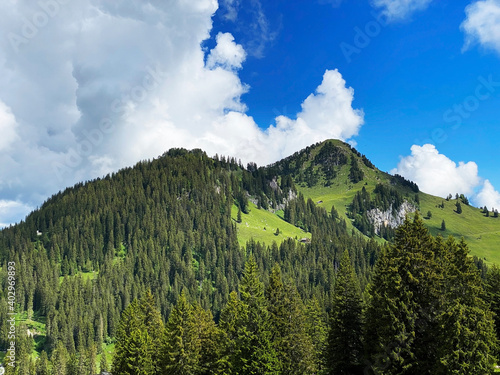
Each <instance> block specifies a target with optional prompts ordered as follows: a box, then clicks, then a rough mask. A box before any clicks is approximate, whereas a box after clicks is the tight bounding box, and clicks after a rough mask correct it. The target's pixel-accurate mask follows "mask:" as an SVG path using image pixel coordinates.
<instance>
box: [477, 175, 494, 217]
mask: <svg viewBox="0 0 500 375" xmlns="http://www.w3.org/2000/svg"><path fill="white" fill-rule="evenodd" d="M474 201H475V203H476V204H477V205H478V206H479V207H484V206H486V207H487V208H488V209H489V210H492V209H497V210H500V193H499V192H498V191H496V190H495V188H494V187H493V185H492V184H491V182H490V181H489V180H485V181H484V185H483V188H482V189H481V191H480V192H479V193H478V194H477V196H476V198H475V200H474Z"/></svg>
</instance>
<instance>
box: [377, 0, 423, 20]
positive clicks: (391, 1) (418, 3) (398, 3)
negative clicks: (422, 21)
mask: <svg viewBox="0 0 500 375" xmlns="http://www.w3.org/2000/svg"><path fill="white" fill-rule="evenodd" d="M431 2H432V0H373V6H374V7H376V8H381V10H382V13H383V14H384V15H385V16H387V18H388V19H389V20H390V21H401V20H404V19H406V18H408V17H410V16H411V15H412V14H413V13H415V12H417V11H421V10H424V9H426V8H427V7H428V6H429V4H430V3H431Z"/></svg>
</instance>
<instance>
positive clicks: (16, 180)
mask: <svg viewBox="0 0 500 375" xmlns="http://www.w3.org/2000/svg"><path fill="white" fill-rule="evenodd" d="M49 3H50V4H52V5H51V7H47V6H46V5H47V4H49ZM226 3H230V4H232V5H233V6H234V7H238V4H239V1H226ZM54 4H55V5H54ZM251 4H253V5H252V6H253V8H252V9H254V8H255V9H256V11H255V13H256V15H259V17H258V19H259V20H260V24H261V26H262V27H260V28H259V29H258V30H262V29H263V28H264V26H265V25H266V22H265V21H266V20H265V18H264V16H263V15H262V7H260V6H259V4H260V3H259V2H258V1H256V0H255V1H254V0H252V2H251ZM42 5H43V6H42ZM217 8H218V3H217V1H215V0H196V1H194V0H193V1H185V0H172V1H168V2H159V1H154V2H153V1H143V0H127V1H124V0H118V1H114V2H109V1H106V0H79V1H76V2H67V1H65V2H63V1H59V0H50V1H49V0H47V1H46V2H26V1H22V2H21V1H17V2H13V1H3V2H0V33H1V35H5V36H6V37H5V38H0V133H1V134H2V136H1V137H0V200H1V201H2V202H4V203H3V205H4V206H3V207H4V208H3V210H0V223H3V224H9V223H12V222H14V221H17V220H19V219H22V218H23V217H24V215H25V214H26V213H27V210H29V208H30V207H35V206H39V205H40V204H41V203H42V202H43V200H45V199H46V198H47V197H49V196H50V195H52V194H54V193H56V192H57V191H59V190H61V189H64V188H65V187H66V186H70V185H72V184H74V183H76V182H78V181H84V180H88V179H91V178H95V177H98V176H101V175H103V174H106V173H108V172H111V171H114V170H116V169H118V168H121V167H124V166H128V165H133V164H134V163H136V162H137V161H139V160H143V159H147V158H153V157H157V156H158V155H161V154H162V153H163V152H165V151H166V150H168V149H169V148H171V147H186V148H195V147H198V148H202V149H204V150H206V151H207V152H208V153H209V154H210V155H214V154H215V153H218V154H223V155H231V156H235V157H239V158H241V159H242V161H243V162H248V161H255V162H257V163H258V164H260V165H262V164H267V163H270V162H273V161H276V160H278V159H280V158H281V157H283V156H288V154H290V153H292V152H294V151H297V150H299V149H300V148H303V147H305V146H308V145H310V144H311V143H313V142H317V141H321V140H324V139H327V138H340V139H343V140H348V139H349V138H350V137H353V136H355V135H356V134H358V132H359V129H360V127H361V126H362V124H363V113H362V111H360V110H356V109H354V108H353V107H352V102H353V97H354V91H353V89H352V88H349V87H348V86H347V84H346V82H345V81H344V79H343V78H342V75H341V74H340V73H339V72H338V71H337V70H328V71H326V72H325V74H324V76H323V81H322V82H318V85H319V86H318V88H317V90H316V91H315V92H314V93H313V94H311V95H309V96H308V97H307V95H308V94H309V93H304V98H305V100H304V102H303V103H302V109H301V112H300V113H298V114H297V115H296V116H295V117H293V118H289V117H284V116H280V117H278V118H277V119H276V122H275V124H272V125H269V124H256V123H255V121H254V119H253V118H252V117H251V116H250V115H249V114H248V113H247V111H248V108H247V106H246V105H245V103H244V102H243V100H242V96H243V95H244V94H245V93H246V92H248V90H250V89H251V88H250V87H248V86H247V85H246V84H245V83H244V82H242V81H241V80H240V77H239V75H238V74H239V72H240V71H241V69H244V61H245V57H246V55H247V52H248V51H245V49H244V48H243V47H242V45H241V44H240V43H238V42H237V41H235V40H234V38H233V36H232V35H231V34H229V33H221V34H218V35H217V37H216V46H215V47H214V48H213V49H212V50H211V51H208V52H207V51H205V50H204V49H203V47H202V43H203V41H205V40H207V39H208V38H210V31H211V29H212V17H213V15H214V13H215V11H216V10H217ZM261 15H262V17H261ZM34 17H35V18H36V19H35V18H34ZM42 21H43V22H42ZM264 29H265V28H264ZM259 34H262V33H259ZM263 34H266V33H263ZM266 35H267V34H266ZM247 45H248V46H249V48H251V49H255V48H256V46H252V44H251V43H247ZM259 45H260V44H259ZM253 53H254V54H255V51H254V52H253ZM250 110H251V109H250ZM259 125H260V126H259ZM263 125H264V126H263ZM5 202H15V204H14V205H13V203H9V204H8V205H7V203H5ZM7 207H8V208H7ZM13 207H14V208H15V209H14V208H13ZM21 211H23V212H21Z"/></svg>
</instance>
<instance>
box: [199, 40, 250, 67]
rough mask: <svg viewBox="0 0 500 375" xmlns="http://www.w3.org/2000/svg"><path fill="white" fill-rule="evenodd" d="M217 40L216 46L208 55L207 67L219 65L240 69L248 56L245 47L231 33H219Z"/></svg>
mask: <svg viewBox="0 0 500 375" xmlns="http://www.w3.org/2000/svg"><path fill="white" fill-rule="evenodd" d="M216 40H217V45H216V47H215V48H214V49H213V50H212V51H211V52H210V54H209V55H208V59H207V67H208V68H209V69H213V68H215V67H217V66H221V67H224V68H226V69H234V68H237V69H240V68H241V64H242V62H243V61H244V60H245V58H246V52H245V50H244V49H243V47H242V46H241V45H239V44H236V43H235V42H234V37H233V36H232V35H231V34H230V33H219V34H217V37H216Z"/></svg>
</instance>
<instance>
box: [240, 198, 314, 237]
mask: <svg viewBox="0 0 500 375" xmlns="http://www.w3.org/2000/svg"><path fill="white" fill-rule="evenodd" d="M248 207H249V213H248V214H242V215H241V223H236V217H237V214H238V209H237V208H236V206H233V207H232V211H231V216H232V218H233V220H234V221H235V223H236V227H237V229H238V242H239V244H240V246H245V245H246V243H247V242H248V241H249V240H250V239H251V238H253V239H254V240H255V241H259V242H263V243H265V244H267V245H271V244H272V243H273V241H274V242H276V243H278V244H280V243H281V242H283V240H285V239H287V238H289V237H291V238H297V239H298V240H300V239H301V238H311V234H310V233H306V232H304V231H303V230H302V229H300V228H297V227H295V226H293V225H291V224H289V223H287V222H286V221H285V220H283V219H282V218H281V217H280V216H278V215H279V212H277V213H275V214H273V213H272V212H270V211H267V210H264V209H258V208H257V206H255V205H254V204H253V203H251V202H249V204H248ZM278 228H279V230H280V232H279V235H275V232H276V229H278Z"/></svg>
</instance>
